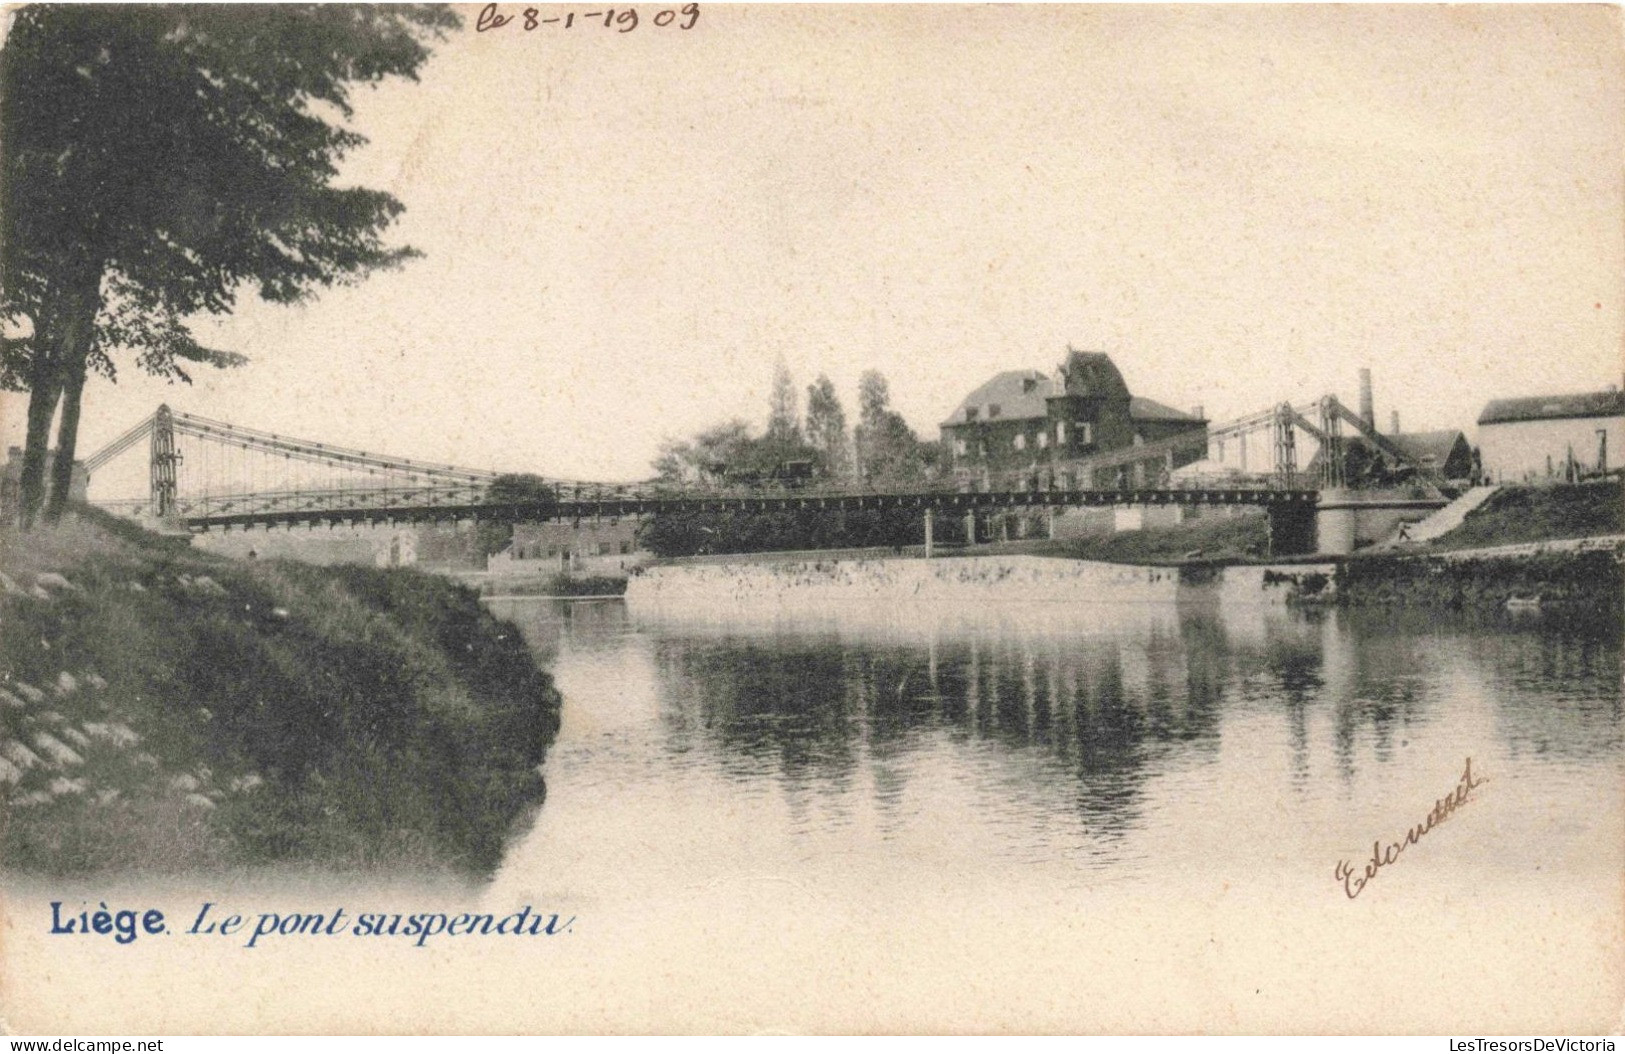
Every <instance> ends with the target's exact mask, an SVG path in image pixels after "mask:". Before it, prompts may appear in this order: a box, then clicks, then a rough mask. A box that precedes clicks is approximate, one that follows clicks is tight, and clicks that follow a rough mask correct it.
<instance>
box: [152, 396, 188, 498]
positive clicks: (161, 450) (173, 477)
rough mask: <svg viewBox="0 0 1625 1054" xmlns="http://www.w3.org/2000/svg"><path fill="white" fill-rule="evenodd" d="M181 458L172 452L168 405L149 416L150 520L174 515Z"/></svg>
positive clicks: (172, 425) (172, 423) (172, 422)
mask: <svg viewBox="0 0 1625 1054" xmlns="http://www.w3.org/2000/svg"><path fill="white" fill-rule="evenodd" d="M180 459H181V456H180V454H179V453H177V452H176V450H175V418H174V415H173V414H171V413H170V410H169V407H168V405H164V406H160V407H158V412H157V413H155V414H153V415H152V455H151V458H150V464H151V482H152V517H153V519H155V520H163V519H168V518H170V517H172V516H174V515H175V488H176V481H177V478H178V476H179V462H180Z"/></svg>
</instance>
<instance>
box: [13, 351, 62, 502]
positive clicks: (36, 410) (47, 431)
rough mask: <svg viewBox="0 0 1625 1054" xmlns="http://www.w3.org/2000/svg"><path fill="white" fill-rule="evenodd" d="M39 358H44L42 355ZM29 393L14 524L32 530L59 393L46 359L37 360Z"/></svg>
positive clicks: (42, 496)
mask: <svg viewBox="0 0 1625 1054" xmlns="http://www.w3.org/2000/svg"><path fill="white" fill-rule="evenodd" d="M39 358H40V359H42V360H43V359H46V357H45V356H43V355H41V356H40V357H39ZM31 372H32V374H33V376H32V377H31V378H30V383H29V394H28V437H27V439H26V440H25V441H24V442H25V444H26V445H25V446H24V447H23V472H22V478H21V479H20V480H18V490H19V493H18V509H17V521H18V523H20V524H21V525H22V528H23V530H25V531H26V530H31V529H32V528H33V526H34V520H35V518H36V517H38V515H39V512H40V508H41V506H43V505H44V504H45V457H46V452H47V451H48V450H49V449H50V444H51V418H52V417H54V416H56V403H57V399H58V398H59V397H60V396H61V394H62V389H61V387H60V386H59V385H58V384H57V379H56V371H55V370H54V369H53V368H52V367H51V364H50V362H49V360H47V361H38V360H37V361H36V362H35V364H34V369H33V370H32V371H31Z"/></svg>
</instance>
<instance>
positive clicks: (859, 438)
mask: <svg viewBox="0 0 1625 1054" xmlns="http://www.w3.org/2000/svg"><path fill="white" fill-rule="evenodd" d="M852 445H853V447H854V448H855V449H856V451H857V462H858V473H859V475H860V476H862V478H863V479H864V480H865V481H866V482H868V483H870V484H874V485H877V486H897V485H902V484H918V483H919V482H921V481H922V480H923V479H924V478H925V458H924V456H923V451H922V444H921V443H920V440H919V437H918V436H916V435H915V434H914V430H913V429H912V428H910V427H909V426H908V422H907V421H905V420H903V415H902V414H900V413H898V412H897V411H896V410H893V409H892V408H891V389H890V386H889V385H888V384H887V383H886V378H885V377H884V376H883V375H882V374H881V373H880V371H879V370H866V371H864V374H863V376H862V377H861V378H859V380H858V425H857V427H856V428H855V429H853V432H852Z"/></svg>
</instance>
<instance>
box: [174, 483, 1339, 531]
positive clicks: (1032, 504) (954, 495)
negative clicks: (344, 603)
mask: <svg viewBox="0 0 1625 1054" xmlns="http://www.w3.org/2000/svg"><path fill="white" fill-rule="evenodd" d="M1319 497H1320V495H1319V492H1318V491H1314V490H1271V489H1255V488H1240V487H1234V488H1216V487H1201V488H1196V487H1193V488H1176V489H1156V488H1137V489H1124V490H1020V491H971V492H959V491H925V492H917V493H902V494H854V493H822V494H820V493H784V494H685V495H676V496H665V497H647V496H636V497H634V496H603V497H592V498H572V499H569V500H564V501H551V502H524V503H489V502H477V503H455V504H430V505H423V504H399V505H379V504H368V505H362V506H356V507H350V508H345V507H326V508H271V509H252V510H244V511H241V512H208V513H204V514H202V515H186V516H183V517H182V522H184V523H185V524H186V525H187V526H188V527H190V528H191V529H193V530H208V529H210V528H217V527H218V528H224V529H230V528H232V527H244V528H247V527H255V526H294V525H299V524H308V525H310V526H317V525H326V526H339V525H343V524H352V523H365V524H375V523H427V522H434V521H449V520H487V521H499V522H513V523H522V522H536V521H545V520H575V519H588V518H592V517H619V516H644V515H650V514H662V513H668V514H669V513H705V512H710V513H729V512H775V511H780V510H785V509H793V510H807V511H816V510H821V509H834V510H840V509H921V510H924V509H936V510H942V511H947V512H972V511H978V510H985V509H1014V508H1043V507H1097V508H1098V507H1103V506H1113V505H1257V506H1262V507H1280V506H1299V507H1304V508H1312V507H1313V506H1314V504H1315V503H1316V502H1317V501H1318V500H1319Z"/></svg>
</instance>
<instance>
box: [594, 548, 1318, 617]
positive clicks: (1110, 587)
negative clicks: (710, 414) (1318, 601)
mask: <svg viewBox="0 0 1625 1054" xmlns="http://www.w3.org/2000/svg"><path fill="white" fill-rule="evenodd" d="M1332 570H1333V565H1331V564H1326V565H1318V564H1314V565H1311V564H1293V565H1283V566H1281V567H1274V568H1271V567H1226V568H1213V569H1207V568H1200V569H1195V570H1193V571H1191V572H1188V573H1187V574H1185V575H1183V576H1182V575H1181V572H1180V569H1179V568H1176V567H1142V566H1137V565H1132V564H1108V563H1097V562H1093V561H1086V560H1066V559H1058V558H1053V557H1042V556H971V557H954V558H951V559H938V560H919V559H885V558H879V559H863V558H860V559H827V560H815V559H792V560H786V561H784V562H761V561H760V559H759V558H758V560H756V561H752V562H749V563H738V564H717V563H704V564H668V565H661V566H657V567H649V568H645V569H644V570H643V571H642V572H641V573H637V574H634V575H633V576H632V578H631V580H630V581H629V582H628V583H627V590H626V599H627V602H628V603H630V604H651V605H662V606H664V605H667V604H672V605H680V606H688V605H691V604H701V605H722V606H728V607H741V606H743V607H763V606H765V607H777V606H796V607H808V606H816V607H823V606H825V605H828V604H839V603H849V602H854V601H859V602H864V601H867V602H874V601H881V602H895V603H967V602H970V603H982V602H999V601H1064V602H1075V603H1076V602H1082V603H1167V602H1172V601H1176V600H1187V599H1188V600H1197V599H1208V600H1213V601H1218V602H1221V603H1225V604H1276V603H1285V601H1286V599H1287V596H1288V594H1289V593H1290V592H1292V581H1291V580H1290V578H1288V577H1285V576H1293V577H1296V578H1297V579H1299V580H1301V579H1302V578H1303V577H1305V576H1307V575H1312V574H1323V575H1327V576H1330V575H1331V573H1332ZM1271 573H1273V574H1271ZM1182 578H1183V579H1184V581H1183V582H1182ZM1266 579H1270V581H1266Z"/></svg>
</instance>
